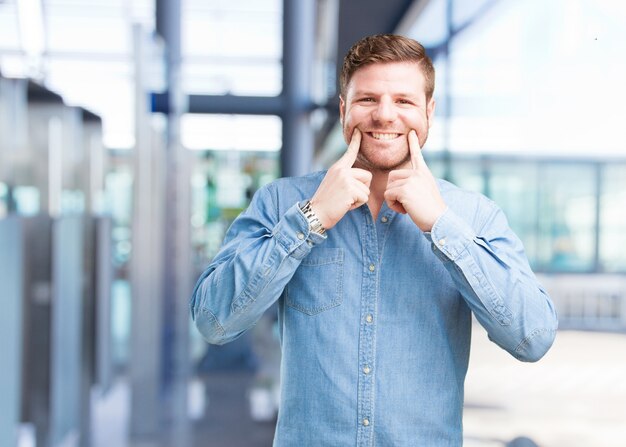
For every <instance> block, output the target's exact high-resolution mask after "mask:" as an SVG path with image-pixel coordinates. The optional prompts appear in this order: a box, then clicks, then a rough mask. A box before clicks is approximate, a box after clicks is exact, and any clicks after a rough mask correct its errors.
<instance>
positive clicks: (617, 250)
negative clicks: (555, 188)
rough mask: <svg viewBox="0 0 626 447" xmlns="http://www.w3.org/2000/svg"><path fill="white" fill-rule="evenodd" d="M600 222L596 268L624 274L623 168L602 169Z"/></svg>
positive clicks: (625, 214) (625, 209)
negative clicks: (598, 264)
mask: <svg viewBox="0 0 626 447" xmlns="http://www.w3.org/2000/svg"><path fill="white" fill-rule="evenodd" d="M600 222H601V227H600V265H601V266H602V268H603V270H605V271H607V272H626V165H623V164H622V165H612V166H606V167H605V168H604V171H603V177H602V197H601V199H600Z"/></svg>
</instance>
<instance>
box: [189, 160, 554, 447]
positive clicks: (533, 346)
mask: <svg viewBox="0 0 626 447" xmlns="http://www.w3.org/2000/svg"><path fill="white" fill-rule="evenodd" d="M324 175H325V172H317V173H314V174H311V175H308V176H304V177H298V178H284V179H279V180H277V181H275V182H273V183H271V184H269V185H267V186H265V187H263V188H261V189H260V190H259V191H258V192H257V193H256V194H255V196H254V198H253V200H252V202H251V204H250V206H249V207H248V209H247V210H246V211H245V212H243V213H242V214H241V215H240V216H239V217H238V218H237V219H236V220H235V221H234V223H233V224H232V226H231V227H230V229H229V231H228V233H227V236H226V238H225V240H224V245H223V247H222V249H221V250H220V252H219V254H218V255H217V256H216V257H215V259H214V260H213V261H212V262H211V264H210V265H209V266H208V268H207V269H206V271H205V272H204V273H203V274H202V275H201V277H200V279H199V281H198V283H197V285H196V287H195V290H194V293H193V296H192V299H191V313H192V317H193V319H194V322H195V324H196V326H197V328H198V329H199V330H200V332H201V333H202V334H203V336H204V337H205V338H206V339H207V341H209V342H210V343H217V344H222V343H226V342H228V341H231V340H233V339H234V338H236V337H238V336H239V335H241V334H242V333H243V332H244V331H246V330H247V329H249V328H250V327H251V326H252V325H254V324H255V322H256V321H257V320H258V319H259V318H260V317H261V315H262V314H263V312H265V311H266V310H267V309H268V308H269V307H270V306H271V305H272V304H273V303H275V302H276V301H278V309H279V310H278V312H279V328H280V337H281V345H282V364H281V402H280V409H279V417H278V422H277V427H276V434H275V439H274V445H275V446H289V447H291V446H299V447H302V446H312V447H313V446H314V447H321V446H332V447H337V446H426V447H438V446H460V445H462V442H463V434H462V413H463V386H464V380H465V375H466V372H467V366H468V361H469V352H470V341H471V329H472V318H471V317H472V313H473V314H474V315H475V317H476V319H477V320H478V322H479V323H480V324H481V325H482V326H483V327H484V328H485V329H486V332H487V334H488V336H489V338H490V339H491V340H492V341H493V342H495V343H496V344H497V345H499V346H500V347H501V348H503V349H505V350H506V351H508V352H509V353H510V354H511V355H513V356H514V357H515V358H517V359H519V360H522V361H531V362H532V361H536V360H538V359H539V358H541V357H542V356H543V355H544V354H545V352H546V351H547V350H548V349H549V347H550V346H551V345H552V342H553V340H554V337H555V333H556V329H557V318H556V314H555V311H554V308H553V304H552V302H551V300H550V298H549V297H548V295H547V294H546V292H545V291H544V290H543V289H542V288H541V286H540V285H539V284H538V283H537V280H536V278H535V276H534V274H533V273H532V271H531V269H530V267H529V265H528V261H527V259H526V256H525V254H524V250H523V247H522V243H521V242H520V240H519V239H518V238H517V236H516V235H515V234H514V233H513V232H512V231H511V229H510V228H509V226H508V223H507V220H506V218H505V217H504V215H503V213H502V211H501V210H500V209H499V208H498V207H497V206H496V205H495V204H494V203H493V202H492V201H491V200H489V199H487V198H486V197H484V196H482V195H480V194H476V193H473V192H468V191H465V190H462V189H460V188H458V187H456V186H454V185H452V184H451V183H448V182H445V181H443V180H438V185H439V188H440V191H441V194H442V196H443V198H444V200H445V202H446V203H447V205H448V208H447V210H446V211H445V212H444V214H443V215H442V216H441V217H440V218H439V219H438V220H437V222H436V223H435V225H434V226H433V228H432V231H431V232H430V233H424V232H422V231H421V230H420V229H419V228H418V227H416V226H415V224H414V223H413V222H412V221H411V219H410V218H409V216H408V215H403V214H398V213H396V212H394V211H392V210H390V209H389V208H388V207H387V206H386V205H383V207H382V209H381V211H380V213H379V215H378V218H377V220H376V221H374V220H373V218H372V215H371V213H370V211H369V209H368V207H367V205H364V206H361V207H360V208H357V209H355V210H352V211H350V212H348V213H347V214H346V215H345V216H344V218H343V219H342V220H341V221H340V222H339V223H338V224H337V225H336V226H335V227H334V228H331V229H330V230H328V231H327V233H326V235H325V236H319V235H317V234H315V233H310V232H309V227H308V223H307V221H306V219H305V217H304V215H303V214H302V212H301V211H300V208H299V206H298V204H299V203H300V202H303V201H304V200H306V199H309V198H311V197H312V196H313V194H314V193H315V191H316V189H317V187H318V186H319V184H320V182H321V180H322V179H323V177H324ZM480 332H481V333H478V334H476V336H483V331H482V330H481V331H480Z"/></svg>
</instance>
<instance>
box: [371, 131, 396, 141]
mask: <svg viewBox="0 0 626 447" xmlns="http://www.w3.org/2000/svg"><path fill="white" fill-rule="evenodd" d="M399 135H400V134H399V133H376V132H372V137H374V138H375V139H377V140H393V139H394V138H398V136H399Z"/></svg>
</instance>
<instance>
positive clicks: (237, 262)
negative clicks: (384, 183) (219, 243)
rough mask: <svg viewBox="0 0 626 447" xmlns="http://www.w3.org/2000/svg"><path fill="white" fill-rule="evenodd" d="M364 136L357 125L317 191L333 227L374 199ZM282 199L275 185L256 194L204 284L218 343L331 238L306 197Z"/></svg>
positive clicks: (250, 320)
mask: <svg viewBox="0 0 626 447" xmlns="http://www.w3.org/2000/svg"><path fill="white" fill-rule="evenodd" d="M360 143H361V134H360V132H359V131H355V132H354V135H353V137H352V140H351V141H350V144H349V146H348V149H347V151H346V153H345V154H344V155H343V156H342V157H341V158H340V159H339V160H337V162H335V163H334V164H333V166H331V167H330V169H329V170H328V172H327V174H326V175H325V176H324V179H323V180H322V182H321V184H320V185H319V187H318V189H317V190H316V192H315V194H314V195H313V197H312V198H311V207H312V208H314V213H315V214H316V215H317V216H319V218H320V220H321V221H322V224H323V225H324V227H325V228H326V229H329V228H332V227H333V226H334V225H335V224H336V223H337V222H338V221H339V220H340V219H341V218H343V216H344V215H345V214H346V213H347V212H348V211H349V210H351V209H354V208H356V207H358V206H360V205H361V204H363V203H365V202H367V199H368V196H369V185H370V181H371V174H370V173H369V172H367V171H364V170H362V169H358V168H352V165H353V164H354V160H355V159H356V156H357V154H358V151H359V148H360ZM274 194H275V195H277V191H276V190H274ZM276 202H277V197H276V200H274V198H273V197H272V194H271V193H270V187H267V188H263V189H261V190H259V192H258V193H257V194H255V196H254V198H253V199H252V203H251V204H250V206H249V207H248V209H247V210H246V212H244V213H243V214H242V215H240V216H239V217H238V218H237V219H236V220H235V221H234V222H233V225H232V226H231V228H230V229H229V231H228V234H227V235H226V238H225V240H224V245H223V247H222V249H221V250H220V252H219V253H218V254H217V256H216V257H215V259H214V260H213V262H212V263H211V264H210V265H209V267H208V268H207V269H206V271H205V272H204V273H203V274H202V275H201V277H200V279H199V280H198V283H197V284H196V287H195V289H194V291H193V295H192V298H191V316H192V318H193V320H194V322H195V324H196V326H197V327H198V329H199V330H200V332H201V333H202V335H203V336H204V337H205V338H206V339H207V341H209V342H210V343H215V344H223V343H226V342H229V341H231V340H233V339H235V338H237V337H238V336H239V335H241V334H242V333H243V332H244V331H245V330H247V329H249V328H250V327H251V326H252V325H254V324H255V323H256V322H257V321H258V320H259V318H261V315H262V314H263V312H265V311H266V310H267V309H268V308H269V307H270V306H271V305H272V304H273V303H274V302H275V301H276V300H278V298H279V297H280V295H281V294H282V293H283V290H284V288H285V286H286V285H287V283H288V282H289V281H290V280H291V278H292V276H293V274H294V273H295V271H296V269H297V268H298V266H299V265H300V262H301V260H302V258H304V257H305V256H306V255H307V254H308V253H309V252H310V251H311V249H312V248H313V246H315V245H316V244H319V243H321V242H323V241H324V240H325V239H326V236H321V235H319V234H316V233H314V232H311V231H310V228H309V222H308V221H307V219H306V217H305V216H304V214H303V213H302V211H301V210H300V208H299V206H298V204H294V205H293V206H291V207H290V208H289V209H288V210H287V212H286V213H284V215H282V216H279V211H278V207H277V206H276Z"/></svg>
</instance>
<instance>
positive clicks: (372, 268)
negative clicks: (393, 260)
mask: <svg viewBox="0 0 626 447" xmlns="http://www.w3.org/2000/svg"><path fill="white" fill-rule="evenodd" d="M374 270H376V266H375V265H374V264H370V272H373V271H374Z"/></svg>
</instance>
